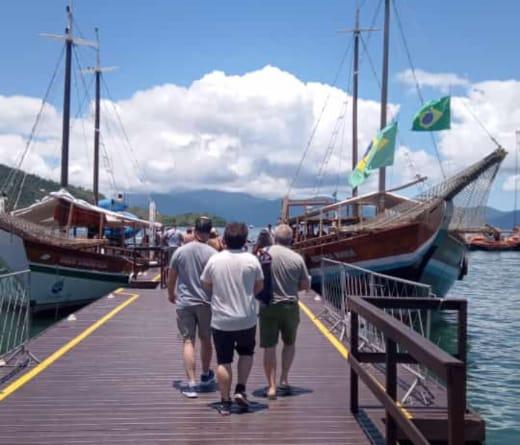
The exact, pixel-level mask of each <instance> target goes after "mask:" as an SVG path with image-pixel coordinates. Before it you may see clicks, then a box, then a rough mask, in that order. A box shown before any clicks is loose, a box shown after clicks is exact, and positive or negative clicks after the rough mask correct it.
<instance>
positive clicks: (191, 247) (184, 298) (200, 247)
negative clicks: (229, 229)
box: [168, 217, 217, 398]
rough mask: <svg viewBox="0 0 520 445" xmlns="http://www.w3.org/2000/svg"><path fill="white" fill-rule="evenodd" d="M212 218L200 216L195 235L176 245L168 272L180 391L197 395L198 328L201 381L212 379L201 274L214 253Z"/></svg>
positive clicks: (208, 311)
mask: <svg viewBox="0 0 520 445" xmlns="http://www.w3.org/2000/svg"><path fill="white" fill-rule="evenodd" d="M210 230H211V220H210V219H209V218H205V217H200V218H198V219H197V221H196V224H195V239H194V241H193V242H190V243H188V244H186V245H184V246H182V247H179V248H178V249H177V250H176V251H175V253H174V254H173V255H172V258H171V260H170V271H169V274H168V296H169V300H170V301H171V302H172V303H174V304H176V305H177V326H178V329H179V333H180V335H181V337H182V339H183V359H184V366H185V368H186V375H187V377H188V386H187V388H185V389H184V390H183V394H184V395H185V396H186V397H189V398H195V397H197V391H196V383H195V336H196V330H197V328H198V334H199V339H200V346H201V348H200V358H201V362H202V374H201V376H200V380H201V384H206V385H207V384H211V383H213V382H214V373H213V371H212V370H211V369H210V367H209V366H210V362H211V356H212V354H213V349H212V345H211V307H210V295H209V294H208V293H207V292H206V291H205V290H204V289H203V287H202V283H201V281H200V275H201V273H202V271H203V270H204V267H205V266H206V264H207V262H208V261H209V259H210V258H211V257H212V256H213V255H214V254H216V253H217V251H216V250H215V249H213V248H212V247H210V246H208V244H206V243H207V241H208V239H209V232H210Z"/></svg>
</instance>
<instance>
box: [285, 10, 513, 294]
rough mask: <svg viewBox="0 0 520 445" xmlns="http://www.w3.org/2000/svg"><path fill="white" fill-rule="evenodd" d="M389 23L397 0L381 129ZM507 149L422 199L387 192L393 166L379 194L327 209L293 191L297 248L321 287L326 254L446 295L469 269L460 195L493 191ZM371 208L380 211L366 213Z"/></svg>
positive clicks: (288, 203)
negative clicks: (458, 201) (368, 216)
mask: <svg viewBox="0 0 520 445" xmlns="http://www.w3.org/2000/svg"><path fill="white" fill-rule="evenodd" d="M358 17H359V15H358V14H356V28H355V29H354V30H353V33H354V73H353V74H354V77H353V127H352V128H353V144H352V145H353V167H355V166H356V163H357V82H358V60H357V58H358V48H359V34H360V32H361V30H360V28H359V18H358ZM389 26H390V0H385V20H384V47H383V81H382V89H381V116H380V118H381V119H380V124H381V129H383V128H384V127H385V126H386V124H387V113H386V110H387V98H388V53H389ZM505 155H506V152H505V150H504V149H502V148H498V149H497V150H495V151H494V152H493V153H491V154H490V155H489V156H487V157H486V158H484V159H483V160H481V161H479V162H477V163H475V164H474V165H472V166H470V167H468V168H467V169H465V170H464V171H462V172H460V173H459V174H457V175H455V176H453V177H452V178H449V179H447V180H445V181H444V182H442V183H441V184H439V185H438V186H436V187H434V188H432V189H431V190H429V191H428V192H426V193H424V194H422V195H420V196H418V197H416V198H415V199H408V198H405V197H402V196H398V195H396V194H394V193H392V192H390V191H387V190H386V184H385V168H381V169H380V171H379V190H378V192H375V193H371V194H368V195H364V196H357V190H356V189H354V190H353V197H352V198H350V199H347V200H344V201H341V202H338V203H334V204H328V205H325V202H323V203H320V204H321V205H322V207H317V206H316V201H314V202H313V201H312V200H301V199H299V200H291V199H290V198H289V197H288V196H287V197H286V198H284V200H283V203H282V214H281V220H282V221H284V222H286V223H288V224H290V225H291V226H292V227H293V228H294V231H295V240H294V243H293V248H294V249H295V250H296V251H298V252H299V253H301V254H302V255H303V257H304V258H305V260H306V263H307V266H308V268H309V270H310V273H311V274H312V276H313V284H314V285H317V284H318V283H319V281H320V280H321V274H322V273H323V271H322V270H321V267H320V266H321V258H323V257H326V258H332V259H336V260H339V261H344V262H348V263H352V264H356V265H359V266H362V267H364V268H368V269H371V270H375V271H381V272H384V273H385V274H388V275H393V276H397V277H401V278H406V279H410V280H413V281H418V282H423V283H426V284H429V285H431V286H432V290H433V292H434V293H435V294H436V295H437V296H439V297H443V296H444V295H446V293H447V292H448V290H449V289H450V287H451V286H452V284H453V283H454V281H455V280H457V279H460V278H462V277H463V276H464V274H465V272H466V271H467V260H466V245H465V242H464V239H463V238H462V236H460V235H459V233H458V232H457V231H456V230H455V229H457V228H458V227H457V226H458V225H460V222H461V221H462V220H463V219H464V209H461V208H456V207H455V205H454V200H455V198H456V197H457V196H458V195H461V194H465V193H467V194H470V192H475V193H481V194H482V192H481V191H480V189H481V188H483V185H485V187H487V190H489V187H490V185H491V182H492V181H493V180H494V177H495V175H496V172H497V170H498V167H499V165H500V162H501V161H502V160H503V158H504V157H505ZM483 196H487V194H485V193H483ZM302 206H303V207H308V206H313V207H312V208H311V209H310V210H307V209H306V211H305V212H304V213H303V214H299V215H293V214H292V213H291V209H292V208H295V207H302ZM366 207H371V208H372V210H373V213H374V211H375V213H376V214H377V216H376V217H375V218H373V219H369V220H367V219H364V218H363V216H362V215H364V214H366V213H367V212H364V211H363V210H364V209H365V208H366ZM325 273H326V272H325Z"/></svg>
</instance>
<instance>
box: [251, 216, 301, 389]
mask: <svg viewBox="0 0 520 445" xmlns="http://www.w3.org/2000/svg"><path fill="white" fill-rule="evenodd" d="M292 238H293V233H292V229H291V228H290V227H289V226H288V225H285V224H281V225H279V226H278V227H276V229H275V232H274V240H275V245H274V246H270V247H267V248H266V249H265V252H266V253H267V254H268V255H269V256H270V257H271V280H272V285H273V298H272V301H271V302H269V304H268V305H262V307H261V308H260V346H261V347H262V348H264V369H265V374H266V377H267V383H268V387H267V394H266V395H267V397H268V398H269V399H274V398H276V345H277V343H278V336H279V335H280V334H281V337H282V341H283V349H282V373H281V376H280V389H281V390H282V392H286V393H287V392H289V391H290V386H289V370H290V368H291V365H292V362H293V360H294V354H295V342H296V333H297V330H298V324H299V322H300V311H299V307H298V291H300V290H306V289H308V288H309V284H310V283H309V275H308V272H307V267H306V266H305V262H304V261H303V258H302V257H301V256H300V255H298V254H297V253H296V252H294V251H292V250H291V249H289V246H290V245H291V242H292Z"/></svg>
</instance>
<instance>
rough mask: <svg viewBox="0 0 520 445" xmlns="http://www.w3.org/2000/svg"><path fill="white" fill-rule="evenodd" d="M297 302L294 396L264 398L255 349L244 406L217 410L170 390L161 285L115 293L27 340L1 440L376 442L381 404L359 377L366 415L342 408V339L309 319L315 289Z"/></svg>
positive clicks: (174, 372) (171, 343) (173, 365)
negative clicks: (27, 354) (28, 362)
mask: <svg viewBox="0 0 520 445" xmlns="http://www.w3.org/2000/svg"><path fill="white" fill-rule="evenodd" d="M302 302H303V311H302V317H301V320H302V321H301V325H300V330H299V336H298V341H297V355H296V359H295V363H294V366H293V370H292V372H291V383H292V384H293V385H294V387H295V392H294V395H291V396H287V397H280V398H278V400H275V401H267V400H266V399H265V398H264V397H263V394H262V392H263V389H264V385H265V377H264V374H263V369H262V361H261V353H260V351H258V353H257V355H256V356H255V363H254V367H253V371H252V374H251V377H250V381H249V384H248V388H247V389H248V392H249V393H250V394H251V400H252V401H253V402H254V403H253V405H252V408H251V410H250V411H249V412H247V413H238V412H234V413H233V414H232V415H231V416H229V417H221V416H220V415H219V414H218V413H217V411H216V409H215V403H216V402H217V401H218V399H219V396H218V393H217V392H216V391H213V392H208V393H204V394H201V395H200V397H199V398H198V399H196V400H189V399H186V398H185V397H184V396H182V394H181V393H180V390H179V389H178V385H179V382H180V381H181V380H183V379H184V370H183V365H182V361H181V352H180V351H181V342H180V340H179V338H178V336H177V328H176V322H175V312H174V310H175V308H174V306H173V305H171V304H170V303H169V302H168V301H167V299H166V292H165V291H164V290H161V289H153V290H148V289H147V290H136V289H119V290H117V291H116V292H115V293H113V294H111V295H108V296H105V297H103V298H102V299H100V300H98V301H96V302H94V303H92V304H90V305H89V306H87V307H85V308H83V309H81V310H79V311H78V312H76V313H75V314H74V316H73V317H69V318H68V319H64V320H62V321H60V322H59V323H57V324H55V325H54V326H52V327H50V328H49V329H47V330H46V331H44V332H43V333H41V334H40V335H39V336H37V337H35V338H34V339H32V340H31V341H30V343H29V344H28V347H29V350H30V351H31V353H33V354H34V355H35V356H36V357H38V358H40V359H42V361H41V363H40V364H38V365H35V366H32V367H30V368H28V369H26V370H24V371H23V373H20V374H18V375H17V376H16V377H14V378H13V379H11V380H9V382H7V384H6V385H4V387H3V388H2V390H1V391H0V431H1V432H2V434H0V444H13V443H16V444H60V443H63V444H87V443H96V444H98V443H114V444H122V443H140V444H143V443H163V442H168V443H189V444H204V443H235V442H236V443H244V444H246V443H249V444H262V443H265V444H304V443H309V444H311V443H312V444H315V443H326V444H333V443H342V444H368V443H376V444H382V443H384V439H383V436H382V435H381V434H382V433H381V432H382V431H383V428H382V426H383V423H382V420H381V419H382V417H383V416H384V413H383V411H382V409H381V406H380V404H379V403H378V402H376V400H375V398H374V397H373V396H372V394H371V393H370V392H369V391H368V389H367V388H366V387H365V386H364V385H363V384H360V407H361V408H362V409H361V413H362V414H361V415H360V416H358V418H355V417H354V416H353V415H352V414H351V413H350V410H349V378H348V376H349V366H348V362H347V360H346V359H345V358H346V357H345V356H346V354H347V352H346V349H345V346H344V345H343V344H341V343H340V342H339V341H337V340H335V338H334V337H333V336H332V335H331V334H330V333H328V331H327V329H326V328H325V326H324V325H322V324H321V323H320V322H319V321H316V319H315V317H314V316H313V313H314V312H316V311H317V310H318V309H319V307H318V306H317V305H318V303H316V302H315V301H314V299H313V294H311V293H309V294H308V295H305V296H303V297H302ZM439 400H441V399H439ZM436 409H437V412H436V411H435V410H436ZM440 412H441V409H440V408H435V407H433V408H429V409H428V410H426V411H424V412H423V414H421V409H420V408H418V409H417V410H415V409H413V410H412V415H416V416H418V417H427V418H430V419H434V418H435V417H439V416H438V414H439V413H440ZM441 417H442V416H441ZM418 420H420V419H418ZM442 422H445V420H442ZM439 426H440V425H439V424H437V428H439ZM442 427H444V428H445V424H444V426H441V428H442Z"/></svg>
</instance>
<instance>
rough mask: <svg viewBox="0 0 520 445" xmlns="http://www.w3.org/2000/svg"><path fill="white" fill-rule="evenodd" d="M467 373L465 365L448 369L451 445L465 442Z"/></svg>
mask: <svg viewBox="0 0 520 445" xmlns="http://www.w3.org/2000/svg"><path fill="white" fill-rule="evenodd" d="M465 374H466V367H465V366H451V367H450V368H449V369H448V379H447V382H446V389H447V392H448V444H449V445H459V444H463V443H464V414H465V412H466V393H465V388H464V380H465V377H466V376H465Z"/></svg>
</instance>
